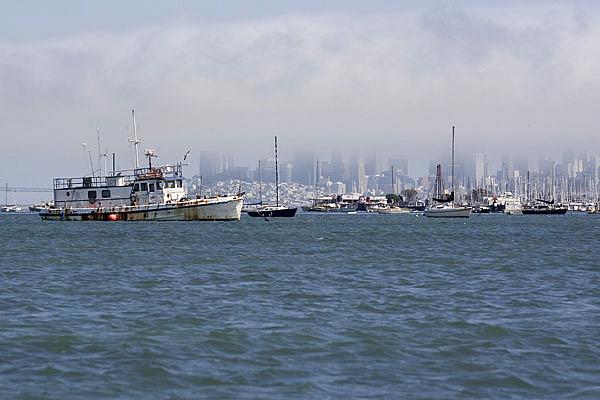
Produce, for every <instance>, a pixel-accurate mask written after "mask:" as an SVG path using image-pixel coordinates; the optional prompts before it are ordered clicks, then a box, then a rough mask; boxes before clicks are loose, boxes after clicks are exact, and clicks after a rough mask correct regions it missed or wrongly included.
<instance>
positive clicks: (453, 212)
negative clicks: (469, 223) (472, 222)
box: [425, 207, 471, 218]
mask: <svg viewBox="0 0 600 400" xmlns="http://www.w3.org/2000/svg"><path fill="white" fill-rule="evenodd" d="M470 214H471V209H470V208H467V207H454V208H452V207H448V208H430V209H428V210H425V216H426V217H429V218H468V217H469V215H470Z"/></svg>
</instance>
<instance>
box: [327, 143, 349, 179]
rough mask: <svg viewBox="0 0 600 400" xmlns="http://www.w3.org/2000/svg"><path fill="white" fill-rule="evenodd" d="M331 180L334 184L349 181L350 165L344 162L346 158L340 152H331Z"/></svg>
mask: <svg viewBox="0 0 600 400" xmlns="http://www.w3.org/2000/svg"><path fill="white" fill-rule="evenodd" d="M331 180H332V181H334V182H345V181H347V180H348V164H347V163H346V162H345V161H344V156H343V154H342V152H341V151H339V150H334V151H332V152H331Z"/></svg>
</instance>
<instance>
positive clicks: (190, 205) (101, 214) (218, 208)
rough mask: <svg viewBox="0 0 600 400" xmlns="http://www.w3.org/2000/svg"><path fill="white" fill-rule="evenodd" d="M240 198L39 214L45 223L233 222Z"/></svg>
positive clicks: (238, 215) (239, 207) (64, 210)
mask: <svg viewBox="0 0 600 400" xmlns="http://www.w3.org/2000/svg"><path fill="white" fill-rule="evenodd" d="M242 203H243V198H242V197H241V196H227V197H214V198H206V199H194V200H187V201H181V202H178V203H172V204H168V203H167V204H150V205H141V206H122V207H110V208H109V207H101V208H66V209H65V208H53V209H49V210H46V211H43V212H41V213H40V217H41V218H42V220H46V221H236V220H239V219H240V216H241V213H242Z"/></svg>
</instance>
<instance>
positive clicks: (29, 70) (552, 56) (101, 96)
mask: <svg viewBox="0 0 600 400" xmlns="http://www.w3.org/2000/svg"><path fill="white" fill-rule="evenodd" d="M598 22H600V5H599V4H597V3H596V2H592V1H534V0H531V1H525V2H522V1H521V2H517V1H506V2H501V3H500V2H493V1H484V0H482V1H475V0H471V1H466V0H465V1H454V2H440V1H408V2H395V1H385V0H377V1H373V2H369V3H366V2H362V1H357V0H351V1H333V2H327V3H322V2H317V1H305V2H295V1H264V2H260V3H258V4H257V3H254V4H250V3H246V2H241V1H239V2H236V1H224V2H216V1H215V2H212V1H207V2H194V1H180V2H177V3H175V4H173V3H172V2H166V1H157V2H142V1H132V2H126V3H122V2H116V1H114V0H109V1H106V2H85V3H81V2H76V1H69V0H61V1H58V2H51V3H49V2H41V1H39V2H36V1H28V2H19V3H9V4H6V5H5V8H4V9H3V13H2V15H0V32H1V33H2V35H0V37H1V39H0V87H2V92H3V96H2V97H1V98H0V135H1V139H2V146H0V182H9V183H10V184H11V185H14V182H19V183H20V184H21V185H22V186H33V187H44V186H48V185H49V184H50V182H51V179H52V178H54V177H57V176H65V175H82V174H84V173H86V171H87V170H89V168H88V165H89V161H88V154H87V153H85V152H83V151H82V146H81V144H82V143H84V142H85V143H87V145H88V146H87V148H88V149H93V154H95V153H96V141H97V135H96V128H97V127H98V128H99V130H100V133H101V149H100V151H101V152H106V151H108V153H113V152H114V153H116V155H117V165H118V167H121V168H126V167H129V166H130V165H131V164H132V162H131V161H132V157H131V155H132V152H131V148H130V146H129V144H128V139H129V138H130V137H131V135H132V133H131V121H130V111H131V109H132V108H135V109H136V112H137V115H138V117H139V118H138V122H139V125H140V135H141V138H142V147H143V148H151V149H156V151H157V154H158V156H159V159H158V162H162V163H168V162H176V161H178V160H180V159H181V158H182V156H183V154H185V152H186V151H188V150H191V153H190V155H189V158H188V160H189V161H190V162H191V164H192V166H194V165H197V164H198V163H199V161H200V154H201V153H203V152H211V151H214V152H217V153H219V154H225V155H230V156H231V157H232V158H233V159H234V160H236V164H237V166H239V167H247V168H252V166H253V164H255V163H256V162H257V160H258V159H264V158H265V157H267V156H268V154H270V152H271V147H272V137H273V136H274V135H278V136H279V137H280V141H281V143H280V144H281V148H280V155H281V157H282V160H286V161H288V162H292V161H294V157H295V156H296V154H299V153H302V152H305V153H306V152H314V153H315V157H318V158H319V159H323V160H325V159H327V160H329V161H330V162H331V164H332V165H331V168H332V169H334V170H335V169H336V166H335V165H334V164H335V160H333V159H331V157H330V153H331V151H332V150H339V151H340V152H341V153H343V154H344V157H350V155H351V154H353V153H357V152H362V153H363V154H365V155H366V154H369V153H372V152H373V151H377V152H378V153H379V154H381V157H382V158H383V159H388V158H404V159H407V160H408V163H409V166H410V171H409V172H410V174H411V175H412V176H424V175H427V174H428V171H429V169H430V164H431V162H433V163H434V164H435V163H438V162H442V159H443V158H444V157H446V155H447V154H449V147H450V127H451V126H452V125H456V127H457V155H458V156H459V157H463V158H465V159H468V160H472V161H469V163H471V164H473V165H474V164H475V161H474V155H475V154H477V153H482V154H486V157H487V160H488V164H489V168H490V170H494V169H498V168H500V167H501V166H502V157H503V155H504V154H509V155H519V157H527V159H528V160H529V163H532V161H531V160H535V158H536V157H537V156H538V155H539V154H548V155H549V156H550V157H551V158H554V159H557V160H558V159H560V158H561V157H562V152H563V150H568V151H572V152H574V153H577V152H578V151H580V150H581V149H585V150H586V151H588V152H589V154H595V153H600V135H598V132H597V121H596V119H597V118H596V114H597V112H596V108H597V106H596V104H598V103H599V101H598V100H600V98H599V97H600V81H598V79H597V70H598V68H599V67H600V53H599V52H598V51H597V50H596V47H597V45H596V43H598V42H600V28H599V27H600V23H598ZM466 155H473V157H471V156H469V157H466ZM305 161H306V162H307V163H308V162H309V161H310V160H308V159H307V160H305ZM348 161H349V160H348ZM362 161H363V163H364V165H359V164H355V165H353V167H352V168H351V169H352V171H351V173H352V174H354V175H355V176H354V179H352V180H353V181H354V182H356V184H357V185H358V186H365V185H367V186H368V185H369V184H370V183H369V182H368V179H367V178H366V176H369V175H372V174H370V173H369V172H371V171H373V170H374V168H375V167H378V166H374V164H373V162H372V160H370V159H368V158H365V159H364V160H362ZM463 167H464V168H467V167H468V166H466V165H465V166H463ZM195 168H196V167H193V169H195ZM459 168H461V167H460V166H459ZM573 168H575V167H573ZM577 168H579V167H577ZM363 169H364V172H362V170H363ZM338 170H339V169H338ZM306 171H308V168H303V170H302V173H304V174H305V176H303V177H302V178H294V179H298V180H302V181H305V182H306V181H310V179H309V177H308V172H306ZM296 173H298V171H296ZM349 173H350V172H349ZM291 174H294V171H293V169H292V171H291ZM363 174H364V176H363ZM313 180H314V173H313Z"/></svg>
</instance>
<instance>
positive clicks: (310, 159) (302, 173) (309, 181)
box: [292, 151, 315, 185]
mask: <svg viewBox="0 0 600 400" xmlns="http://www.w3.org/2000/svg"><path fill="white" fill-rule="evenodd" d="M314 169H315V155H314V153H313V152H311V151H299V152H297V153H296V154H295V155H294V165H293V168H292V180H293V181H294V182H297V183H301V184H303V185H314Z"/></svg>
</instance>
